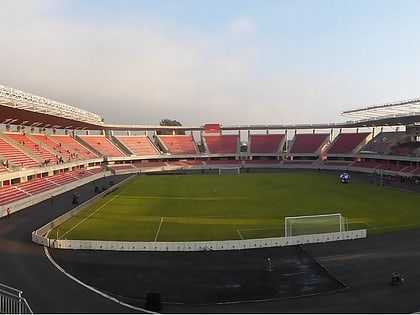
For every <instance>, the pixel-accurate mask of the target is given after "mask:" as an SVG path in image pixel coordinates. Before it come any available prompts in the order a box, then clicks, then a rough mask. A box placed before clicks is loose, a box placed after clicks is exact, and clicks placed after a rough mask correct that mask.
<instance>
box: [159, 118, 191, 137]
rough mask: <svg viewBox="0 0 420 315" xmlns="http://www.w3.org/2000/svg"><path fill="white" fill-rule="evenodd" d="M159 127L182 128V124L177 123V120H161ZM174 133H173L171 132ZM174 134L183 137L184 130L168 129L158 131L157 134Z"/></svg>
mask: <svg viewBox="0 0 420 315" xmlns="http://www.w3.org/2000/svg"><path fill="white" fill-rule="evenodd" d="M159 125H160V126H182V124H181V123H180V122H179V121H178V120H172V119H168V118H165V119H162V120H161V121H160V123H159ZM173 131H175V132H173ZM174 133H175V134H176V135H185V130H176V129H173V130H170V129H163V130H158V131H157V134H158V135H172V134H174Z"/></svg>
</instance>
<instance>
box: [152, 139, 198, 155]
mask: <svg viewBox="0 0 420 315" xmlns="http://www.w3.org/2000/svg"><path fill="white" fill-rule="evenodd" d="M156 140H157V141H159V142H160V143H161V144H163V145H162V146H163V147H164V148H165V150H166V153H170V154H174V155H179V154H197V153H198V150H197V147H196V145H195V142H194V138H193V137H192V136H191V135H159V136H157V137H156Z"/></svg>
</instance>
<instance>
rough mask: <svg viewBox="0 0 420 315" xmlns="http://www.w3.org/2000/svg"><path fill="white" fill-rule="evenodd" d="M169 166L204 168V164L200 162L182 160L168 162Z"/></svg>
mask: <svg viewBox="0 0 420 315" xmlns="http://www.w3.org/2000/svg"><path fill="white" fill-rule="evenodd" d="M166 164H167V165H169V166H178V167H181V168H189V167H192V166H203V165H204V164H203V162H202V161H199V160H180V161H170V162H166Z"/></svg>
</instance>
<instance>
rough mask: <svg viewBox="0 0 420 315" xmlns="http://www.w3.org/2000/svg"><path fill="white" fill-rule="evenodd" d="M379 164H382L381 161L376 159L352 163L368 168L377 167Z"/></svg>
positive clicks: (354, 165)
mask: <svg viewBox="0 0 420 315" xmlns="http://www.w3.org/2000/svg"><path fill="white" fill-rule="evenodd" d="M379 165H381V162H376V161H355V162H354V163H353V164H352V166H353V167H358V168H367V169H375V168H377V167H378V166H379Z"/></svg>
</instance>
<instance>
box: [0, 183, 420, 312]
mask: <svg viewBox="0 0 420 315" xmlns="http://www.w3.org/2000/svg"><path fill="white" fill-rule="evenodd" d="M122 178H123V177H113V178H111V179H110V178H104V179H102V180H99V181H96V183H97V184H98V185H100V186H106V185H108V182H109V181H110V180H113V181H114V182H118V181H119V180H121V179H122ZM78 192H79V194H80V202H84V201H85V200H88V199H89V198H91V197H92V196H94V195H95V193H94V185H93V184H92V183H91V184H87V185H84V186H82V187H79V188H78ZM72 195H73V191H70V192H68V193H65V194H63V195H60V196H56V197H55V198H54V202H53V203H52V202H51V201H50V200H47V201H44V202H42V203H40V204H37V205H34V206H32V207H29V208H27V209H25V210H22V211H19V212H17V213H12V215H11V216H10V218H2V219H0V283H3V284H6V285H9V286H12V287H15V288H18V289H20V290H22V291H23V292H24V297H25V298H26V299H27V300H28V303H29V304H30V306H31V307H32V309H33V311H34V312H35V313H133V312H134V313H139V312H142V311H141V309H140V308H141V307H144V306H145V294H146V293H147V292H155V293H159V295H161V298H162V301H163V304H162V308H161V312H162V313H413V312H417V311H419V310H420V299H419V298H418V292H420V268H418V266H420V231H419V230H415V231H410V232H403V233H391V234H386V235H381V236H369V237H368V238H366V239H362V240H356V241H342V242H332V243H325V244H311V245H305V246H304V247H300V246H293V247H285V248H274V249H273V248H272V249H260V250H243V251H234V252H216V251H212V252H199V253H126V252H102V251H97V252H92V251H77V250H71V251H69V250H49V253H50V254H51V256H52V257H53V259H54V260H55V261H56V262H57V263H58V264H59V265H60V266H61V268H63V269H64V270H65V271H66V272H67V273H68V274H71V275H72V276H74V277H75V278H77V279H79V280H81V281H82V282H83V283H85V284H87V285H88V286H90V287H92V288H95V289H98V290H100V291H101V292H104V293H106V294H108V295H109V296H113V297H116V298H118V299H119V300H120V301H122V302H126V303H130V304H132V305H134V306H137V307H140V308H137V309H133V308H128V307H126V306H124V305H123V304H120V303H118V302H116V301H115V300H110V299H108V298H106V297H104V296H103V295H100V294H98V293H97V292H94V291H92V290H90V289H88V288H87V287H85V286H83V285H81V284H80V283H78V282H76V281H74V280H72V279H71V278H69V277H68V276H67V275H66V274H64V273H63V272H62V271H60V270H59V269H57V268H56V266H54V265H53V264H52V263H51V261H50V260H49V259H48V258H47V256H46V255H45V252H44V248H43V247H42V246H39V245H36V244H34V243H32V241H31V232H32V231H33V230H36V229H37V228H39V227H41V226H42V225H44V224H45V223H47V222H49V221H51V220H52V219H54V218H56V217H57V216H59V215H61V214H62V213H65V212H67V211H68V210H70V209H71V208H72V207H74V205H73V204H72ZM268 257H270V259H271V261H272V267H273V269H274V270H273V271H272V272H269V271H267V268H268V263H267V258H268ZM394 271H397V272H399V273H401V274H402V276H403V277H404V278H405V283H404V284H403V285H401V286H398V287H393V286H391V285H390V280H391V273H392V272H394Z"/></svg>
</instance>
